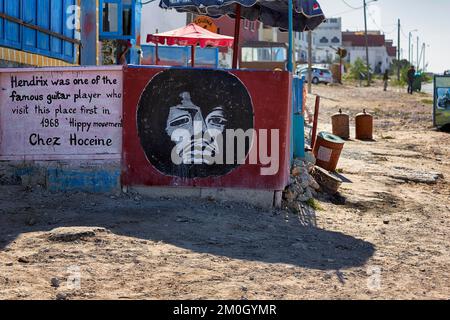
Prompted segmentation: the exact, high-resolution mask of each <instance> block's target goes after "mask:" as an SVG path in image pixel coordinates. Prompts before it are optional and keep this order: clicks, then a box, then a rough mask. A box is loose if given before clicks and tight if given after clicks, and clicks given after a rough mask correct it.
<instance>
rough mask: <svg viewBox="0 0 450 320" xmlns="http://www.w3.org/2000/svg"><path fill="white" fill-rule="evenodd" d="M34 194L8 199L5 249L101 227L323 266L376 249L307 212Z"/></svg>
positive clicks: (353, 261)
mask: <svg viewBox="0 0 450 320" xmlns="http://www.w3.org/2000/svg"><path fill="white" fill-rule="evenodd" d="M33 193H34V192H30V193H29V194H33ZM29 194H28V195H25V196H23V197H20V199H16V200H14V199H8V201H7V202H4V201H3V199H1V198H2V197H3V196H0V200H2V203H4V204H5V205H3V207H2V209H1V211H0V250H4V249H5V248H6V247H10V248H12V250H14V242H13V241H14V240H15V239H16V237H17V236H18V235H20V234H22V233H28V232H36V231H50V230H52V229H54V228H58V227H69V226H96V227H105V228H107V229H109V230H110V231H111V232H112V233H113V234H117V235H124V236H128V237H134V238H138V239H145V240H150V241H163V242H165V243H168V244H172V245H174V246H177V247H180V248H185V249H188V250H192V251H194V252H198V253H209V254H213V255H218V256H226V257H229V258H232V259H242V260H251V261H260V262H265V263H283V264H291V265H296V266H300V267H304V268H310V269H319V270H337V269H342V268H350V267H357V266H362V265H364V264H365V263H366V261H367V260H368V259H369V258H370V257H371V256H372V255H373V254H374V251H375V249H374V246H373V245H372V244H371V243H369V242H366V241H363V240H360V239H357V238H354V237H352V236H349V235H345V234H343V233H339V232H333V231H327V230H322V229H319V228H317V227H314V226H311V225H305V223H304V221H303V223H302V221H301V219H300V217H296V216H293V215H291V216H289V217H288V218H287V217H286V216H285V215H284V214H279V215H274V214H273V213H272V212H269V211H263V210H257V209H255V208H250V207H247V206H244V205H241V204H233V203H216V202H210V201H206V200H204V201H203V200H202V201H197V200H188V201H186V200H185V201H183V200H176V199H171V200H167V199H165V200H163V199H156V200H154V199H139V200H138V201H136V200H135V199H133V198H130V197H120V198H119V199H111V198H110V197H108V196H99V195H96V196H92V195H83V194H75V195H65V194H51V195H50V196H47V197H44V198H43V197H41V196H37V197H36V196H33V195H31V196H30V195H29ZM94 202H95V203H94ZM30 219H31V220H32V221H31V222H30ZM117 241H120V240H117ZM78 245H82V242H81V244H78Z"/></svg>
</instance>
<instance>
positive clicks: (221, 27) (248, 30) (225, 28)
mask: <svg viewBox="0 0 450 320" xmlns="http://www.w3.org/2000/svg"><path fill="white" fill-rule="evenodd" d="M213 20H214V23H215V24H216V25H217V27H218V33H219V34H223V35H226V36H230V37H234V19H231V18H230V17H228V16H222V17H220V18H217V19H213ZM258 29H259V21H253V22H252V21H249V20H241V28H240V33H239V34H240V35H239V47H240V46H241V45H243V44H244V43H246V42H248V41H258ZM227 50H228V49H227V48H219V51H220V52H226V51H227Z"/></svg>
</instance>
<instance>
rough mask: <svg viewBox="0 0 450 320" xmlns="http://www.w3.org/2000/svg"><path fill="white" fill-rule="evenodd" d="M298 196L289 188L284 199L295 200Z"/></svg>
mask: <svg viewBox="0 0 450 320" xmlns="http://www.w3.org/2000/svg"><path fill="white" fill-rule="evenodd" d="M296 197H297V195H296V194H295V192H293V190H291V189H288V190H286V191H285V192H284V199H285V200H286V201H288V202H292V201H294V200H295V198H296Z"/></svg>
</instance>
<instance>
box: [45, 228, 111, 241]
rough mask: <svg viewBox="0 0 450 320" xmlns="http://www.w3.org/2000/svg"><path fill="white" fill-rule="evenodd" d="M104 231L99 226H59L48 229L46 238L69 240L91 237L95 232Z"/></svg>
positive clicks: (104, 230)
mask: <svg viewBox="0 0 450 320" xmlns="http://www.w3.org/2000/svg"><path fill="white" fill-rule="evenodd" d="M106 231H107V230H106V229H105V228H101V227H61V228H56V229H53V230H52V231H50V232H49V236H48V239H49V240H50V241H58V242H71V241H76V240H80V239H83V238H92V237H95V236H96V234H97V233H99V232H106Z"/></svg>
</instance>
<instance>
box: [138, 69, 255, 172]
mask: <svg viewBox="0 0 450 320" xmlns="http://www.w3.org/2000/svg"><path fill="white" fill-rule="evenodd" d="M137 128H138V134H139V139H140V142H141V146H142V148H143V150H144V152H145V155H146V157H147V159H148V160H149V162H150V163H151V164H152V165H153V166H154V167H155V168H156V169H157V170H158V171H160V172H162V173H163V174H165V175H170V176H178V177H183V178H204V177H211V176H222V175H225V174H227V173H229V172H230V171H231V170H233V169H234V168H236V167H237V166H239V165H240V164H242V163H244V161H245V158H246V157H247V155H248V152H249V150H250V147H251V143H252V134H251V133H252V130H251V129H253V106H252V101H251V98H250V95H249V93H248V92H247V89H246V88H245V86H244V85H243V83H242V82H241V81H240V80H239V79H238V78H237V77H236V76H234V75H232V74H230V73H228V72H225V71H220V70H205V69H203V70H196V69H168V70H165V71H162V72H160V73H158V74H157V75H155V76H154V77H153V78H152V79H151V80H150V82H149V83H148V84H147V86H146V87H145V89H144V92H143V93H142V96H141V98H140V100H139V105H138V110H137ZM227 136H228V137H227Z"/></svg>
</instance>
